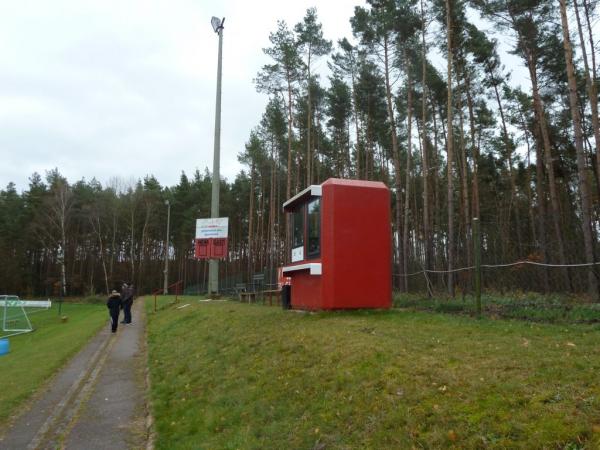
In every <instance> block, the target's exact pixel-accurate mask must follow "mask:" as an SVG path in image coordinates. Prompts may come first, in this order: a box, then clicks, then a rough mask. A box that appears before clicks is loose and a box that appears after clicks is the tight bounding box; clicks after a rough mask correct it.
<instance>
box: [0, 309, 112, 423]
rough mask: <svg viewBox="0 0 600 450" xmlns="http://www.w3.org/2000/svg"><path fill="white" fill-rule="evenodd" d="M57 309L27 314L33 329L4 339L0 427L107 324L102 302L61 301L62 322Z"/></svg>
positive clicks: (0, 361)
mask: <svg viewBox="0 0 600 450" xmlns="http://www.w3.org/2000/svg"><path fill="white" fill-rule="evenodd" d="M57 308H58V306H57V305H56V304H55V305H53V306H52V309H50V310H48V311H42V312H35V313H33V314H31V315H30V320H31V323H32V325H33V327H34V329H35V331H33V332H32V333H28V334H22V335H18V336H12V337H9V338H8V339H9V342H10V353H9V354H7V355H4V356H0V426H2V425H4V424H5V423H6V421H7V419H8V418H9V416H10V415H11V414H13V413H15V412H16V411H17V409H18V408H19V407H20V406H21V405H22V404H23V403H24V402H25V401H27V400H28V399H29V398H30V397H31V396H32V395H33V394H34V393H36V392H37V391H38V390H39V389H40V388H41V387H42V386H44V383H46V382H47V381H48V380H49V379H50V378H51V377H52V376H53V375H54V374H55V372H56V371H57V370H58V369H59V368H60V367H62V366H63V365H64V364H65V362H67V361H68V360H69V359H70V358H71V357H72V356H73V355H74V354H75V353H76V352H77V351H78V350H79V349H81V348H82V346H83V345H84V344H85V343H87V342H88V341H89V339H90V338H91V337H92V336H93V335H95V334H96V332H97V331H98V330H99V329H100V328H101V327H102V326H105V325H106V323H107V319H108V314H107V313H106V307H105V306H104V305H89V304H86V305H84V304H74V303H64V304H63V305H62V315H65V316H67V317H68V321H67V322H66V323H61V320H60V317H59V315H58V309H57ZM28 311H33V310H28Z"/></svg>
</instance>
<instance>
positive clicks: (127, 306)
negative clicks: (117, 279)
mask: <svg viewBox="0 0 600 450" xmlns="http://www.w3.org/2000/svg"><path fill="white" fill-rule="evenodd" d="M121 301H122V302H123V315H124V316H125V317H124V318H123V321H122V322H121V323H131V305H133V285H132V284H130V285H129V286H127V284H124V285H123V290H122V291H121Z"/></svg>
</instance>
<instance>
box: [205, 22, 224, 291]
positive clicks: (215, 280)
mask: <svg viewBox="0 0 600 450" xmlns="http://www.w3.org/2000/svg"><path fill="white" fill-rule="evenodd" d="M211 22H212V25H213V29H214V30H215V33H217V34H218V35H219V56H218V63H217V99H216V106H215V150H214V154H213V173H212V196H211V204H210V217H211V218H213V219H214V218H217V217H219V188H220V181H221V176H220V173H219V160H220V151H221V74H222V63H221V61H222V56H223V23H224V22H225V18H223V19H222V20H219V19H218V18H215V17H213V19H212V21H211ZM218 293H219V260H218V259H211V260H209V263H208V294H209V295H210V294H218Z"/></svg>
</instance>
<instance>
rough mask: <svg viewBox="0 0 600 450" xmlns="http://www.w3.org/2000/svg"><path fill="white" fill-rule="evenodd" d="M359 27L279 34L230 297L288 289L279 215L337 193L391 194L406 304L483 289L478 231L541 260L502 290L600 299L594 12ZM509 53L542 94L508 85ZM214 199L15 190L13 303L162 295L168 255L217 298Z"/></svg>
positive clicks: (86, 185) (206, 188)
mask: <svg viewBox="0 0 600 450" xmlns="http://www.w3.org/2000/svg"><path fill="white" fill-rule="evenodd" d="M350 21H351V25H352V30H353V36H352V37H351V38H341V39H340V40H339V41H337V42H335V43H334V42H330V41H327V40H326V39H324V37H323V30H322V27H321V24H320V22H319V19H318V13H317V9H315V8H311V9H309V10H307V11H306V15H305V17H304V18H303V19H302V20H301V21H300V22H298V23H297V24H294V25H290V24H287V23H285V22H283V21H280V22H279V23H278V24H277V26H276V29H275V30H273V31H272V32H271V34H270V43H271V45H270V46H269V47H268V48H265V49H264V52H265V54H266V55H267V56H268V57H269V58H270V59H271V62H270V64H267V65H265V66H264V67H263V68H262V69H261V70H260V71H259V73H257V74H256V78H255V85H256V88H257V90H258V91H259V92H262V93H264V95H265V96H267V97H268V99H269V101H268V104H267V106H266V108H265V111H264V113H263V116H262V117H261V118H260V119H257V126H256V127H255V128H254V129H253V130H251V131H250V132H249V137H248V141H247V144H246V147H245V149H244V150H243V151H241V152H240V154H239V159H240V162H241V163H242V164H244V165H245V170H243V171H241V172H240V173H239V174H238V175H237V176H236V177H235V179H234V180H232V181H227V180H221V216H226V217H229V223H230V230H229V236H230V240H229V255H228V258H227V260H226V261H225V262H224V263H222V264H220V270H221V277H220V279H221V283H222V288H223V289H227V288H231V287H233V286H234V284H235V283H238V282H250V281H251V280H252V276H253V275H254V274H255V273H265V274H266V280H267V284H274V283H275V282H276V280H275V270H276V268H277V267H278V266H281V265H282V264H284V263H286V262H287V251H286V248H287V242H288V239H289V236H288V235H289V233H288V230H289V222H288V221H289V219H288V218H286V217H285V215H284V214H283V212H282V210H281V204H282V203H283V202H284V201H285V200H286V199H288V198H290V197H292V196H293V195H294V194H295V193H297V192H298V191H300V190H302V189H303V188H304V187H306V186H307V185H310V184H318V183H321V182H322V181H324V180H326V179H327V178H329V177H341V178H356V179H366V180H378V181H383V182H384V183H385V184H386V185H388V186H389V187H390V189H391V191H392V204H391V205H390V206H391V208H392V217H393V235H392V236H390V239H392V242H393V247H394V251H393V261H391V264H393V273H394V287H395V288H396V289H398V290H401V291H425V290H429V291H430V292H434V291H437V292H445V293H447V294H448V295H449V296H454V295H455V294H456V289H457V288H458V289H460V290H461V291H463V292H465V291H468V290H470V289H471V283H472V270H461V269H463V268H465V267H466V268H469V267H472V265H473V260H474V252H473V224H474V223H475V222H474V220H475V219H476V220H477V222H478V223H480V224H481V225H480V229H481V240H482V256H483V262H484V264H487V265H490V266H492V265H501V264H508V263H513V262H516V261H528V262H529V264H518V265H513V266H510V267H505V268H503V267H495V268H489V270H488V271H486V272H485V273H484V286H485V287H486V288H487V289H501V290H506V289H515V290H516V289H519V290H524V291H540V292H546V293H549V292H569V293H576V294H578V295H582V296H585V297H586V298H589V299H593V300H597V299H598V271H599V269H600V266H598V265H597V264H596V261H598V259H597V256H596V255H597V252H598V232H599V231H600V222H599V213H600V202H599V198H600V158H598V154H599V149H600V121H599V119H598V77H597V67H596V66H597V63H596V52H597V48H596V47H597V44H596V39H595V35H594V30H595V26H596V22H597V2H596V1H593V0H573V1H571V2H568V1H567V0H559V1H548V0H488V1H482V0H470V1H462V0H460V1H457V0H428V1H427V0H395V1H392V0H371V1H368V2H367V3H366V4H363V5H361V6H357V7H356V9H355V13H354V15H353V17H351V18H350ZM484 23H485V24H487V25H489V24H493V26H494V30H495V31H494V33H488V32H484V31H483V27H482V26H481V24H484ZM487 28H488V27H486V29H487ZM500 42H501V43H502V45H503V46H505V47H506V46H508V48H509V49H510V53H511V54H513V55H515V56H516V57H518V58H519V60H520V61H521V63H522V66H523V67H524V68H525V71H526V73H527V75H528V79H527V81H528V86H527V87H526V88H525V87H523V86H516V85H515V84H514V83H511V79H510V71H509V70H508V69H507V68H506V67H505V66H504V65H503V60H502V57H501V56H500V55H502V54H504V53H503V52H501V51H500V50H499V45H500V44H499V43H500ZM440 61H442V62H443V64H440ZM323 62H326V64H327V67H328V70H327V71H323V70H322V68H323ZM317 63H318V65H319V67H320V69H319V70H316V64H317ZM324 72H325V73H324ZM210 188H211V174H210V173H209V172H205V173H201V172H198V171H196V172H195V173H193V174H191V176H188V175H186V174H185V173H184V172H182V174H181V177H180V181H179V183H178V184H177V185H176V186H171V187H168V186H161V185H160V183H159V181H158V180H157V179H156V178H155V177H154V176H147V177H145V178H144V179H143V180H139V181H137V182H125V181H124V180H120V179H116V178H115V179H113V180H111V181H110V182H109V183H107V185H105V186H103V185H102V184H101V183H99V182H98V181H97V180H95V179H92V180H89V181H86V180H80V181H77V182H71V183H70V182H69V181H68V180H66V179H65V178H64V177H63V176H62V175H61V174H60V172H59V170H58V169H54V170H50V171H48V172H47V173H46V174H45V177H42V176H41V175H40V174H37V173H34V174H33V175H32V176H31V177H30V183H29V186H28V189H26V190H25V191H23V192H22V193H18V192H17V190H16V188H15V186H14V184H12V183H11V184H9V185H8V186H7V187H6V188H5V189H3V190H2V191H0V291H1V292H3V293H7V294H19V295H22V296H47V295H48V296H50V295H59V294H63V295H87V294H95V293H104V292H107V291H109V290H110V289H112V288H113V287H114V286H118V285H120V284H121V283H122V282H133V283H134V284H136V286H137V289H138V292H139V293H145V292H150V291H152V290H153V289H155V288H157V287H161V286H162V276H163V269H164V256H165V253H166V254H167V255H168V258H169V267H170V270H169V276H170V282H176V281H179V280H182V281H183V285H184V286H185V287H186V289H187V291H188V292H200V291H203V290H205V286H206V275H207V265H206V263H205V262H203V261H196V260H194V259H193V238H194V231H195V220H196V219H197V218H203V217H208V216H209V212H210ZM167 200H168V202H169V204H170V208H171V222H170V233H169V236H168V239H167V236H166V223H167V206H166V203H165V202H166V201H167ZM531 263H533V264H531Z"/></svg>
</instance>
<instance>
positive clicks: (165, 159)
mask: <svg viewBox="0 0 600 450" xmlns="http://www.w3.org/2000/svg"><path fill="white" fill-rule="evenodd" d="M360 3H362V2H360V1H358V0H335V1H325V2H320V4H319V5H317V8H318V15H319V18H320V20H321V22H322V23H323V30H324V33H325V36H326V37H327V38H329V39H331V40H334V41H336V40H337V39H338V38H341V37H343V36H348V37H349V36H350V25H349V22H348V19H349V17H350V16H351V15H352V12H353V9H354V5H356V4H360ZM311 6H315V2H314V1H307V0H294V1H289V0H254V1H246V0H224V1H221V2H209V1H208V0H169V1H167V0H160V1H159V0H144V1H142V0H118V1H109V0H53V1H47V0H0V155H1V164H0V188H4V187H5V186H6V185H7V184H8V183H9V182H10V181H13V182H15V183H16V185H17V189H18V190H23V189H26V188H27V185H28V178H29V176H30V175H31V174H32V173H33V172H35V171H37V172H38V173H40V174H42V176H43V175H44V174H45V172H46V171H47V170H50V169H52V168H54V167H57V168H58V169H59V170H60V172H61V173H62V174H63V175H65V176H66V177H67V178H68V179H69V180H70V181H76V180H79V179H81V178H82V177H85V178H86V179H88V180H89V179H91V178H92V177H96V178H97V179H98V180H99V181H100V182H102V183H105V182H107V181H108V180H109V179H110V178H112V177H115V176H116V177H122V178H124V179H129V178H131V177H132V176H133V177H135V178H139V177H143V176H145V175H146V174H154V175H155V176H156V177H157V178H158V179H159V181H160V182H161V183H162V184H163V185H174V184H176V183H177V182H178V179H179V176H180V173H181V170H185V171H186V173H188V174H190V173H192V172H193V171H194V170H195V169H196V168H198V169H200V170H202V171H203V170H204V168H205V167H209V168H211V170H212V153H213V136H214V103H215V92H216V60H217V46H218V38H217V35H216V34H215V33H214V32H213V30H212V27H211V25H210V19H211V16H213V15H215V16H219V17H225V18H226V20H225V33H224V40H223V44H224V50H223V103H222V111H223V115H222V134H221V136H222V138H221V151H222V161H221V174H222V175H223V176H225V177H227V178H229V179H232V178H233V177H234V176H235V174H236V173H238V172H239V171H240V169H241V167H240V165H239V164H238V162H237V154H238V153H239V152H240V151H241V150H242V149H243V146H244V143H245V142H246V140H247V138H248V135H249V132H250V130H251V128H252V127H254V126H255V125H256V124H257V123H258V121H259V120H260V116H261V114H262V111H263V108H264V105H265V97H264V96H263V95H259V94H257V93H256V92H255V89H254V85H253V84H252V79H253V78H254V76H255V75H256V73H257V71H258V70H259V69H260V67H261V66H262V65H263V64H265V63H266V62H268V60H267V58H266V57H265V56H264V55H263V52H262V48H264V47H266V46H268V45H269V41H268V35H269V32H271V31H274V30H275V29H276V22H277V20H278V19H282V20H285V21H286V22H288V24H289V25H294V24H295V23H297V22H299V21H301V20H302V18H303V16H304V14H305V11H306V9H307V8H308V7H311Z"/></svg>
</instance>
